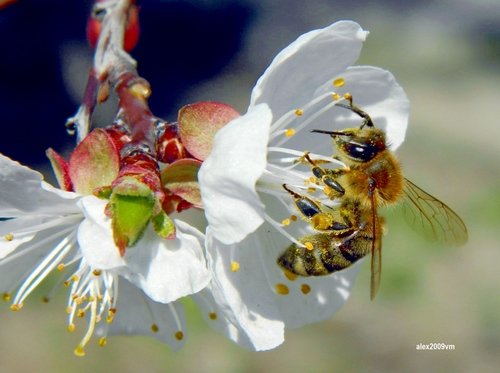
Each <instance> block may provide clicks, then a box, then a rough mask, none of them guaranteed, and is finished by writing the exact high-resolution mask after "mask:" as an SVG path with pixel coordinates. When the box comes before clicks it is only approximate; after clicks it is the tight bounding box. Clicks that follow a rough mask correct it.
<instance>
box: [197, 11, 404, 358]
mask: <svg viewBox="0 0 500 373" xmlns="http://www.w3.org/2000/svg"><path fill="white" fill-rule="evenodd" d="M367 34H368V32H367V31H364V30H362V29H361V27H360V26H359V25H358V24H356V23H354V22H351V21H340V22H337V23H334V24H332V25H330V26H328V27H326V28H324V29H320V30H315V31H311V32H309V33H306V34H304V35H302V36H300V37H299V38H298V39H297V40H296V41H295V42H293V43H292V44H290V45H289V46H288V47H286V48H285V49H284V50H283V51H281V52H280V53H279V54H278V55H277V56H276V57H275V59H274V60H273V61H272V63H271V65H270V66H269V67H268V69H267V70H266V71H265V72H264V74H263V75H262V77H261V78H260V79H259V80H258V82H257V84H256V86H255V87H254V89H253V91H252V96H251V102H250V105H249V108H248V111H247V113H246V114H244V115H242V116H241V117H239V118H237V119H235V120H233V121H231V122H230V123H229V124H227V125H226V126H225V127H223V128H222V129H221V130H219V132H218V133H217V134H216V136H215V140H214V146H213V149H212V152H211V153H210V155H209V157H208V158H207V159H206V160H205V162H204V163H203V165H202V167H201V170H200V173H199V180H200V187H201V192H202V199H203V204H204V207H205V212H206V216H207V220H208V223H209V226H208V228H207V232H206V236H207V241H206V242H207V245H206V247H207V253H208V256H209V265H210V268H211V270H212V272H213V280H212V282H211V285H210V290H211V291H212V294H213V297H214V299H215V301H216V303H218V304H219V307H221V312H222V313H224V314H225V315H226V317H227V319H228V320H229V321H230V325H228V324H220V325H218V328H219V329H221V330H223V331H224V332H225V333H226V334H227V335H228V336H229V337H230V338H231V339H233V340H235V341H236V342H238V343H240V344H241V345H244V346H246V347H248V348H251V349H255V350H266V349H270V348H273V347H276V346H277V345H279V344H281V343H282V342H283V340H284V329H285V327H292V328H293V327H299V326H301V325H304V324H307V323H311V322H316V321H320V320H324V319H327V318H329V317H330V316H331V315H332V314H333V313H335V312H336V311H337V310H338V309H339V308H340V307H341V306H342V305H343V304H344V303H345V301H346V299H347V298H348V296H349V294H350V292H351V288H352V286H353V281H354V279H355V277H356V274H357V273H358V270H359V265H358V264H355V265H353V266H351V267H349V268H348V269H345V270H342V271H340V272H336V273H334V274H331V275H328V276H322V277H297V276H292V275H290V273H285V272H284V271H283V270H282V269H281V268H280V267H279V266H278V265H277V263H276V260H277V258H278V257H279V255H280V254H281V253H282V252H283V251H284V250H285V249H286V248H287V247H288V246H290V245H291V244H292V243H298V239H299V238H300V237H302V236H304V235H305V234H307V233H309V234H311V227H310V225H309V224H307V223H306V222H304V221H302V220H301V219H300V215H299V214H298V212H297V210H296V209H295V208H294V206H293V200H292V198H291V196H290V194H289V193H288V192H287V191H286V190H285V189H284V188H283V184H287V185H288V186H289V187H290V188H291V189H294V190H297V191H303V193H308V188H310V187H318V185H310V184H308V180H309V179H310V177H311V176H312V173H311V168H310V166H308V165H306V164H304V162H298V160H299V158H300V157H302V156H303V155H304V153H305V152H309V153H310V157H311V158H312V159H321V160H322V161H325V162H328V166H327V167H329V168H334V167H341V166H343V165H342V164H340V162H339V161H337V160H336V159H334V158H333V157H332V153H333V147H332V142H331V139H330V138H329V137H328V136H325V135H321V134H317V133H310V130H313V129H319V130H329V131H334V130H340V129H344V128H349V127H356V126H359V125H360V123H361V119H360V118H359V116H357V115H355V114H354V113H353V112H351V111H350V110H348V109H346V108H344V107H339V106H337V104H338V103H343V104H344V105H348V104H349V103H348V101H349V99H350V97H352V99H353V101H354V103H355V104H356V105H357V106H359V107H361V108H362V109H363V110H364V111H366V112H367V113H369V114H370V116H371V117H372V119H373V121H374V123H375V125H376V126H377V127H380V128H383V129H384V130H385V131H386V133H387V138H388V141H389V143H390V147H391V149H392V150H394V149H396V148H397V147H398V146H399V145H400V144H401V143H402V141H403V139H404V134H405V131H406V126H407V121H408V114H409V103H408V100H407V98H406V95H405V93H404V91H403V90H402V88H401V87H400V86H399V85H398V83H397V82H396V81H395V79H394V77H393V76H392V74H391V73H389V72H388V71H385V70H382V69H379V68H376V67H371V66H351V65H352V64H353V63H355V61H356V60H357V58H358V56H359V54H360V51H361V47H362V43H363V42H364V41H365V38H366V36H367ZM334 202H335V201H328V200H325V201H324V203H334ZM297 215H299V216H297ZM207 291H208V290H207Z"/></svg>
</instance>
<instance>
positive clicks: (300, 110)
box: [295, 109, 304, 117]
mask: <svg viewBox="0 0 500 373" xmlns="http://www.w3.org/2000/svg"><path fill="white" fill-rule="evenodd" d="M302 114H304V110H302V109H297V110H295V115H296V116H298V117H300V116H301V115H302Z"/></svg>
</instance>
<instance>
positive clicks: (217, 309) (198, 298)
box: [192, 284, 282, 350]
mask: <svg viewBox="0 0 500 373" xmlns="http://www.w3.org/2000/svg"><path fill="white" fill-rule="evenodd" d="M218 293H220V288H218V287H217V286H216V285H215V284H209V286H207V287H206V288H205V289H203V290H202V291H200V292H199V293H196V294H193V295H192V298H193V299H194V301H195V302H196V304H197V305H198V307H199V308H200V309H201V310H202V314H203V318H204V319H205V321H206V322H207V324H209V325H210V326H211V327H212V328H213V329H214V330H216V331H218V332H219V333H222V334H224V335H225V336H226V337H227V338H229V339H230V340H232V341H235V342H236V343H238V344H239V345H240V346H242V347H245V348H247V349H249V350H267V349H269V348H272V347H274V346H275V345H279V344H281V342H282V340H281V339H280V340H279V341H278V342H276V343H271V344H269V343H267V342H266V341H265V339H266V337H265V336H264V335H263V336H261V338H258V337H253V338H249V336H248V335H247V333H246V331H245V330H247V329H245V325H244V324H240V323H239V322H238V319H236V318H235V317H234V312H233V311H232V310H231V308H230V306H229V304H226V303H222V302H221V301H220V296H217V295H220V294H218ZM214 295H215V296H216V297H217V299H216V297H214ZM251 329H254V327H253V326H252V327H251ZM263 329H264V326H263ZM264 330H265V329H264ZM249 334H250V335H253V334H255V333H254V332H253V333H252V332H250V333H249ZM281 334H282V332H281V333H280V335H281ZM254 340H256V343H255V342H254ZM260 341H264V342H260ZM269 346H271V347H269Z"/></svg>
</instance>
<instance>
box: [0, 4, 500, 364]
mask: <svg viewBox="0 0 500 373" xmlns="http://www.w3.org/2000/svg"><path fill="white" fill-rule="evenodd" d="M140 5H141V14H140V17H141V30H142V33H141V39H140V43H139V45H138V47H137V48H136V49H135V50H134V51H133V53H132V54H133V56H134V58H136V59H137V60H138V69H139V72H140V74H141V75H142V76H144V77H145V78H146V79H148V80H149V82H150V83H151V85H152V88H153V96H152V97H151V100H150V104H151V108H152V110H153V112H154V113H155V114H156V115H158V116H162V117H165V119H168V120H175V118H176V112H177V110H178V109H179V108H180V107H181V106H182V105H184V104H187V103H190V102H194V101H199V100H209V99H210V100H219V101H224V102H227V103H229V104H232V105H233V106H235V107H236V108H237V109H239V110H241V111H242V112H244V111H245V110H246V106H247V104H248V100H249V96H250V92H251V89H252V87H253V85H254V83H255V81H256V80H257V79H258V77H259V76H260V74H261V73H262V72H263V70H264V69H265V68H266V66H267V65H268V64H269V62H270V61H271V59H272V58H273V56H274V55H276V54H277V53H278V52H279V51H280V50H281V49H282V48H284V47H285V46H286V45H288V44H289V43H290V42H292V41H293V40H295V38H296V37H297V36H299V35H300V34H302V33H304V32H306V31H309V30H311V29H315V28H320V27H324V26H326V25H328V24H330V23H332V22H334V21H336V20H340V19H352V20H355V21H357V22H359V23H360V24H361V25H362V27H363V28H365V29H367V30H370V32H371V34H370V36H369V37H368V40H367V42H366V43H365V47H364V49H363V52H362V56H361V59H360V61H359V63H360V64H370V65H375V66H380V67H383V68H386V69H389V70H391V71H392V72H393V73H394V75H395V76H396V77H397V79H398V81H399V82H400V84H401V85H402V86H403V87H404V88H405V90H406V92H407V94H408V96H409V98H410V101H411V107H412V114H411V121H410V126H409V128H408V132H407V137H406V141H405V143H404V144H403V145H402V146H401V148H400V149H399V150H398V154H399V156H400V158H401V160H402V162H403V166H404V169H405V172H406V175H407V176H408V177H409V178H410V179H412V180H413V181H415V182H416V183H417V184H418V185H420V186H422V187H423V188H424V189H425V190H427V191H429V192H431V193H432V194H434V195H436V196H438V197H439V198H441V199H443V200H444V201H446V202H447V203H448V204H449V205H450V206H452V207H453V208H454V209H455V210H456V211H457V212H458V213H459V214H460V215H461V216H462V217H463V218H464V220H465V221H466V223H467V225H468V228H469V233H470V241H469V243H468V244H467V245H466V246H465V247H463V248H458V249H457V248H440V247H438V246H434V245H432V244H429V243H427V242H426V241H423V240H422V239H420V238H419V237H418V236H416V235H415V234H414V233H413V232H412V231H411V229H409V228H407V227H406V226H405V224H404V223H401V222H400V219H399V216H398V215H397V213H394V212H391V211H389V212H388V213H387V214H386V215H387V219H388V227H389V232H388V234H387V236H386V237H385V238H384V265H383V267H384V270H383V276H382V277H383V280H382V287H381V291H380V294H379V296H378V297H377V299H376V300H375V301H373V302H370V301H369V297H368V291H369V268H368V267H369V266H368V264H367V263H366V264H365V265H364V268H363V271H362V274H361V276H360V277H359V279H358V282H357V284H356V286H355V290H354V292H353V294H352V297H351V299H350V300H349V302H348V303H347V304H346V306H345V307H344V308H343V309H342V310H341V311H340V312H339V313H337V314H336V315H334V317H333V318H332V319H331V320H330V321H327V322H324V323H320V324H317V325H311V326H308V327H305V328H302V329H300V330H294V331H288V332H287V340H286V342H285V343H284V345H283V346H281V347H279V348H277V349H275V350H273V351H269V352H263V353H252V352H248V351H244V350H242V349H240V348H239V347H237V346H235V345H234V344H232V343H231V342H229V341H227V340H226V339H224V338H223V337H222V336H220V335H218V334H216V333H215V332H213V331H212V330H210V329H208V328H207V326H206V325H205V324H204V322H203V320H202V319H201V317H200V315H199V313H198V311H197V310H196V308H195V307H194V306H192V304H191V303H190V302H189V301H187V302H186V303H187V307H188V310H189V312H188V316H189V324H188V325H189V331H190V338H189V340H188V343H187V344H186V346H185V347H184V349H183V350H182V351H180V352H177V353H173V352H171V351H170V350H169V348H168V347H167V346H164V345H161V344H159V343H157V342H155V341H153V340H149V339H146V338H142V337H136V338H127V337H116V338H111V339H110V340H109V343H108V346H106V347H105V348H100V347H98V346H95V347H92V348H89V349H88V352H87V356H86V357H85V358H83V359H81V358H80V359H79V358H76V357H74V356H73V354H72V350H73V347H74V345H76V343H77V341H78V340H79V335H77V334H78V333H74V335H68V334H67V333H65V325H64V318H65V314H64V307H65V306H64V302H65V299H66V294H65V291H64V289H63V290H61V291H59V292H58V296H57V297H56V298H57V299H54V302H52V303H50V304H48V305H43V306H42V305H41V304H39V303H40V302H39V301H38V300H37V295H36V294H35V296H33V297H32V298H33V299H32V300H31V301H30V302H28V304H27V305H26V307H25V308H24V309H23V311H22V312H20V313H16V314H13V313H11V312H9V311H8V307H7V306H5V307H3V308H2V309H1V310H0V325H1V328H2V333H1V334H0V371H10V372H28V371H40V372H68V371H70V372H88V371H94V372H106V371H120V372H135V371H144V372H162V371H170V372H271V371H278V370H283V371H287V372H301V371H314V372H336V371H344V372H358V371H361V372H387V371H392V372H394V371H397V372H422V371H429V372H443V371H453V372H471V371H477V372H498V371H499V369H500V354H499V351H500V289H499V284H500V281H499V280H500V275H499V271H498V264H497V263H500V233H499V228H500V183H499V175H500V172H499V171H500V167H499V163H498V159H500V145H499V141H498V139H499V138H500V123H499V119H498V118H499V117H500V116H499V114H500V109H499V107H500V106H499V103H500V74H499V73H500V3H499V2H493V1H488V0H479V1H475V2H471V1H469V0H444V1H430V0H428V1H405V2H401V1H394V0H392V1H391V0H386V1H368V0H360V1H356V2H352V1H328V0H318V1H308V2H304V1H299V0H275V1H273V0H261V1H210V0H198V1H194V0H193V1H159V0H157V1H154V0H150V1H141V2H140ZM89 9H90V2H88V1H78V2H77V1H71V2H70V1H65V0H59V1H55V0H52V1H51V0H46V1H41V0H40V1H35V0H32V1H28V0H20V1H18V2H17V3H15V4H13V5H11V6H10V7H8V8H6V9H4V10H2V11H0V43H1V46H2V49H1V50H2V53H1V55H0V123H1V129H2V135H1V136H0V151H1V152H2V153H4V154H6V155H8V156H10V157H12V158H14V159H16V160H19V161H21V162H23V163H25V164H27V165H30V166H31V167H34V168H36V169H39V170H41V171H43V172H44V173H46V174H47V175H49V174H50V171H49V170H48V169H47V168H46V164H47V162H46V161H45V156H44V151H45V149H46V148H48V147H54V148H55V149H56V150H58V151H61V152H63V153H65V152H66V153H67V151H69V150H70V149H71V148H72V147H73V146H74V138H72V137H70V136H68V135H67V134H66V132H65V128H64V123H65V121H66V118H67V117H69V116H72V115H73V114H74V113H75V112H76V109H77V107H78V103H79V100H80V99H81V95H82V93H83V89H84V85H85V81H86V75H87V72H88V69H89V67H90V65H91V58H92V51H91V50H90V49H89V47H88V46H87V45H86V41H85V24H86V18H87V14H88V12H89ZM112 113H113V103H112V102H111V103H110V104H109V105H108V106H107V107H105V108H103V109H100V110H99V112H98V113H97V115H96V123H97V124H99V125H105V124H106V123H108V122H109V120H110V119H111V118H112ZM49 178H50V176H49ZM43 291H46V290H41V291H40V294H42V293H43ZM433 342H435V343H444V344H447V345H452V344H453V345H455V350H453V351H417V350H416V348H415V346H416V345H417V344H419V343H424V344H426V343H433ZM96 345H97V343H96Z"/></svg>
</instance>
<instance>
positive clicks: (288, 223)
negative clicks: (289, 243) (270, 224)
mask: <svg viewBox="0 0 500 373" xmlns="http://www.w3.org/2000/svg"><path fill="white" fill-rule="evenodd" d="M281 224H282V225H284V226H285V227H286V226H289V225H290V219H288V218H286V219H283V220H282V221H281Z"/></svg>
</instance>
